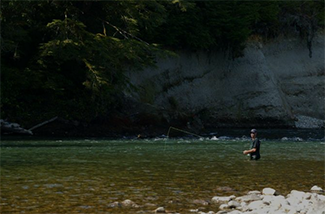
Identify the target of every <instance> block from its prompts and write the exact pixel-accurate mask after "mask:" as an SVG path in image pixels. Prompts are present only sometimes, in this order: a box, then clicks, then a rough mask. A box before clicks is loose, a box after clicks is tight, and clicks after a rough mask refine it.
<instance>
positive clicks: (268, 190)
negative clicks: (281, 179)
mask: <svg viewBox="0 0 335 214" xmlns="http://www.w3.org/2000/svg"><path fill="white" fill-rule="evenodd" d="M262 193H263V195H274V194H275V193H276V190H275V189H272V188H264V189H263V190H262Z"/></svg>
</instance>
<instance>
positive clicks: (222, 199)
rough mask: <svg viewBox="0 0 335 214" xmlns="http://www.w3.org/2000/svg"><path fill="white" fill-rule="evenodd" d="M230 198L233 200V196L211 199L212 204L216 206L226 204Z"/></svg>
mask: <svg viewBox="0 0 335 214" xmlns="http://www.w3.org/2000/svg"><path fill="white" fill-rule="evenodd" d="M232 198H235V196H234V195H232V196H228V197H227V196H225V197H222V196H215V197H213V198H212V202H214V203H217V204H224V203H228V202H229V201H230V200H232Z"/></svg>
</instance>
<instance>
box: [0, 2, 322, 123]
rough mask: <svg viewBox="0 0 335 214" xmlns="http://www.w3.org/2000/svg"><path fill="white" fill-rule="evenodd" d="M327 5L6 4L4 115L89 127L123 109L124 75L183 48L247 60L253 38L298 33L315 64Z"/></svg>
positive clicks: (3, 27)
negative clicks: (60, 119) (318, 34)
mask: <svg viewBox="0 0 335 214" xmlns="http://www.w3.org/2000/svg"><path fill="white" fill-rule="evenodd" d="M324 7H325V2H324V1H233V0H231V1H186V0H173V1H172V0H166V1H162V0H161V1H159V0H157V1H154V0H151V1H52V0H49V1H2V3H1V117H2V118H4V119H6V118H7V119H10V120H12V121H18V122H21V123H23V124H31V123H36V122H37V121H42V120H44V119H47V118H51V117H53V116H55V115H58V116H61V117H63V118H67V119H75V120H82V121H83V120H84V121H90V120H93V119H94V118H96V117H98V116H108V115H109V114H113V113H115V112H118V109H120V108H122V103H121V100H122V99H121V98H122V96H123V91H125V90H127V88H129V87H132V86H131V84H130V83H129V81H128V79H127V77H126V75H125V71H127V70H137V71H139V72H140V70H141V69H143V68H145V67H147V66H154V65H155V59H156V57H157V56H165V55H169V54H173V52H174V51H178V50H191V51H198V50H224V51H227V53H228V54H229V55H230V57H231V58H232V59H233V58H236V57H240V56H242V55H243V49H244V47H245V43H246V41H247V39H248V38H250V36H252V35H257V36H260V37H262V38H264V39H265V40H268V39H272V38H276V37H277V36H279V35H281V34H288V35H289V34H298V35H299V36H300V37H301V39H302V40H305V41H306V48H308V49H309V51H310V57H312V40H313V37H314V35H315V33H316V32H317V31H318V30H320V29H324V25H325V20H324V19H325V9H324Z"/></svg>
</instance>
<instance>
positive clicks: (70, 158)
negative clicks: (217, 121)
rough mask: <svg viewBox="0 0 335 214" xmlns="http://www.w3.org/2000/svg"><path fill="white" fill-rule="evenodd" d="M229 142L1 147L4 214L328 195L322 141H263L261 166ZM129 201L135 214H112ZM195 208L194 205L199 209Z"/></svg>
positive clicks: (184, 208) (144, 209) (146, 209)
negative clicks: (263, 194)
mask: <svg viewBox="0 0 335 214" xmlns="http://www.w3.org/2000/svg"><path fill="white" fill-rule="evenodd" d="M249 145H250V142H249V141H248V140H246V139H229V140H224V139H221V140H209V139H207V140H189V139H169V140H167V139H151V140H25V141H17V140H16V141H15V140H10V141H2V142H1V213H136V212H140V213H152V211H153V210H155V209H156V208H157V207H160V206H163V207H165V208H166V209H167V210H169V211H173V212H180V213H188V212H189V209H197V208H198V207H204V210H205V211H209V210H213V211H218V210H217V209H218V208H217V206H214V205H202V204H199V200H203V201H210V199H211V198H212V197H213V196H218V195H222V196H229V195H232V194H234V195H236V196H238V195H243V194H245V193H246V192H248V191H250V190H262V189H263V188H265V187H272V188H274V189H276V190H277V191H279V192H280V193H282V194H283V195H286V194H288V193H289V192H290V191H291V190H292V189H296V190H301V191H309V190H310V188H311V187H312V186H313V185H318V186H320V187H321V188H323V189H324V187H325V155H324V154H325V144H324V142H322V141H302V142H295V141H290V140H289V139H288V140H286V141H278V140H277V141H276V140H263V141H262V146H261V155H262V158H261V160H259V161H249V160H248V157H246V156H244V155H243V154H242V151H243V150H244V149H248V148H249ZM126 199H130V200H132V201H133V202H135V203H136V204H137V205H139V206H140V207H138V208H125V207H122V208H120V207H115V205H114V204H113V202H116V201H118V202H122V201H123V200H126ZM196 200H198V201H196Z"/></svg>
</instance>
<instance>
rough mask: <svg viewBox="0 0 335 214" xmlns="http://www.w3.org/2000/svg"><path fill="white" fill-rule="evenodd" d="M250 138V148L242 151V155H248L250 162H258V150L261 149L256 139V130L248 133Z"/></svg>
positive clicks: (259, 155)
mask: <svg viewBox="0 0 335 214" xmlns="http://www.w3.org/2000/svg"><path fill="white" fill-rule="evenodd" d="M250 136H251V140H252V143H251V146H250V149H249V150H244V151H243V154H245V155H247V154H249V155H250V160H258V159H260V158H261V154H260V148H261V141H259V140H258V138H257V130H256V129H251V131H250Z"/></svg>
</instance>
